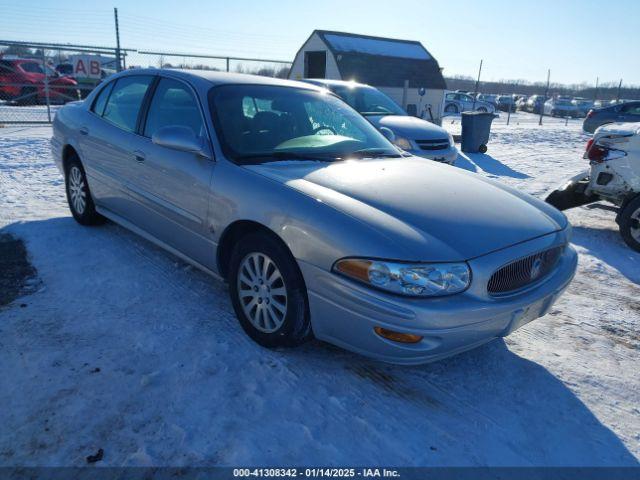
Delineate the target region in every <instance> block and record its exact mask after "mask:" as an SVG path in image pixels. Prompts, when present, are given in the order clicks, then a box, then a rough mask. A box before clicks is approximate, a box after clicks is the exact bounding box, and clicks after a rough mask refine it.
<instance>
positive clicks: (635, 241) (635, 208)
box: [618, 196, 640, 252]
mask: <svg viewBox="0 0 640 480" xmlns="http://www.w3.org/2000/svg"><path fill="white" fill-rule="evenodd" d="M618 223H619V225H620V234H621V235H622V238H623V240H624V241H625V243H626V244H627V245H629V246H630V247H631V248H633V249H634V250H635V251H636V252H640V196H637V197H636V198H634V199H633V200H631V201H630V202H629V203H628V204H627V206H626V207H624V209H623V210H622V213H621V214H620V218H619V221H618Z"/></svg>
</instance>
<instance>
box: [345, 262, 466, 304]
mask: <svg viewBox="0 0 640 480" xmlns="http://www.w3.org/2000/svg"><path fill="white" fill-rule="evenodd" d="M333 270H334V271H336V272H338V273H341V274H343V275H345V276H347V277H349V278H352V279H354V280H358V281H360V282H363V283H365V284H367V285H371V286H372V287H376V288H379V289H382V290H386V291H388V292H392V293H398V294H401V295H408V296H413V297H435V296H441V295H452V294H454V293H460V292H462V291H464V290H466V289H467V287H468V286H469V284H470V283H471V270H469V266H468V265H467V264H466V263H417V264H411V263H400V262H388V261H384V260H368V259H362V258H345V259H343V260H338V261H337V262H336V263H335V265H334V266H333Z"/></svg>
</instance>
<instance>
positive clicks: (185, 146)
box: [151, 125, 211, 158]
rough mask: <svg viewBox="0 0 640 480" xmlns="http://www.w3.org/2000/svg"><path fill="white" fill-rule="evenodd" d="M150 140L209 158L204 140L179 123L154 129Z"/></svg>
mask: <svg viewBox="0 0 640 480" xmlns="http://www.w3.org/2000/svg"><path fill="white" fill-rule="evenodd" d="M151 141H152V142H153V143H155V144H156V145H160V146H163V147H166V148H171V149H173V150H180V151H181V152H189V153H193V154H195V155H199V156H201V157H205V158H211V154H210V153H209V150H208V148H207V147H206V145H205V142H203V141H202V139H201V138H198V137H196V134H195V133H193V130H192V129H191V128H189V127H183V126H179V125H169V126H167V127H162V128H160V129H158V131H156V132H155V133H154V134H153V136H152V137H151Z"/></svg>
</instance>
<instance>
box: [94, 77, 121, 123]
mask: <svg viewBox="0 0 640 480" xmlns="http://www.w3.org/2000/svg"><path fill="white" fill-rule="evenodd" d="M114 83H116V82H111V83H109V84H108V85H107V86H105V87H104V88H103V89H102V90H100V93H99V94H98V96H97V97H96V99H95V101H94V102H93V107H91V111H92V112H93V113H95V114H96V115H100V116H102V114H103V112H104V106H105V105H106V104H107V99H108V98H109V94H110V93H111V90H112V89H113V84H114Z"/></svg>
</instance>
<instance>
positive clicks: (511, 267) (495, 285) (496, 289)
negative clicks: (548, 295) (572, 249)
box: [487, 245, 564, 295]
mask: <svg viewBox="0 0 640 480" xmlns="http://www.w3.org/2000/svg"><path fill="white" fill-rule="evenodd" d="M563 250H564V245H563V246H561V247H554V248H550V249H549V250H545V251H544V252H538V253H536V254H535V255H530V256H528V257H525V258H521V259H520V260H516V261H515V262H511V263H509V264H507V265H505V266H504V267H501V268H500V269H499V270H496V271H495V272H494V274H493V275H491V278H490V279H489V284H488V285H487V291H488V292H489V294H490V295H501V294H505V293H510V292H514V291H516V290H519V289H521V288H524V287H526V286H527V285H529V284H532V283H535V282H537V281H538V280H541V279H542V278H544V277H545V276H547V274H549V272H551V270H553V267H555V266H556V263H558V259H559V258H560V255H562V251H563Z"/></svg>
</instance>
